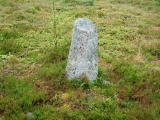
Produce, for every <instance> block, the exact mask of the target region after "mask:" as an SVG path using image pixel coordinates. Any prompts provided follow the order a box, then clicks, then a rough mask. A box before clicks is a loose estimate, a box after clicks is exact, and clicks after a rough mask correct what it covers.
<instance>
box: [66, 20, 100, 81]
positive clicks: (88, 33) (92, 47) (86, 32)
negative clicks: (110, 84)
mask: <svg viewBox="0 0 160 120" xmlns="http://www.w3.org/2000/svg"><path fill="white" fill-rule="evenodd" d="M97 49H98V35H97V28H96V26H95V25H94V24H93V23H92V22H91V21H90V20H89V19H85V18H79V19H78V20H76V21H75V23H74V26H73V35H72V42H71V47H70V51H69V56H68V63H67V67H66V72H67V77H68V79H73V78H77V79H80V78H83V77H87V78H88V80H90V81H93V80H94V79H96V77H97V74H98V54H97Z"/></svg>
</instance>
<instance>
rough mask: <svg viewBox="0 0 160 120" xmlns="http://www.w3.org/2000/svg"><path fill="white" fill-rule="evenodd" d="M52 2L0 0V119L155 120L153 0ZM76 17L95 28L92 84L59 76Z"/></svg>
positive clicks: (159, 15)
mask: <svg viewBox="0 0 160 120" xmlns="http://www.w3.org/2000/svg"><path fill="white" fill-rule="evenodd" d="M52 2H53V1H49V0H17V1H11V0H2V1H1V2H0V11H1V13H0V68H1V69H0V119H2V120H22V119H24V120H44V119H46V120H53V119H55V120H57V119H60V120H61V119H62V120H63V119H66V120H72V119H73V120H83V119H84V120H97V119H98V120H159V119H160V81H159V80H160V59H159V57H158V56H159V54H160V7H159V5H160V1H159V0H94V1H93V0H87V1H83V0H82V1H81V0H78V1H75V0H61V1H55V6H56V8H55V12H56V18H54V15H53V11H52V7H53V6H52ZM79 17H85V18H89V19H91V20H92V21H93V22H94V24H95V25H96V26H97V28H98V36H99V41H98V44H99V49H98V55H99V69H98V77H97V79H96V80H95V81H94V82H93V83H90V82H88V80H87V79H85V78H84V79H82V80H81V81H78V80H76V79H75V80H71V81H69V80H67V79H66V72H65V68H66V64H67V57H68V53H69V48H70V42H71V37H72V27H73V23H74V21H75V20H76V19H77V18H79ZM54 21H56V36H57V37H56V38H55V35H54V27H53V24H54ZM56 41H57V42H58V46H57V47H55V43H56ZM29 113H31V115H30V116H29V115H28V114H29Z"/></svg>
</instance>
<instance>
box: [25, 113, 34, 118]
mask: <svg viewBox="0 0 160 120" xmlns="http://www.w3.org/2000/svg"><path fill="white" fill-rule="evenodd" d="M26 117H27V118H33V117H34V114H33V113H32V112H28V113H27V114H26Z"/></svg>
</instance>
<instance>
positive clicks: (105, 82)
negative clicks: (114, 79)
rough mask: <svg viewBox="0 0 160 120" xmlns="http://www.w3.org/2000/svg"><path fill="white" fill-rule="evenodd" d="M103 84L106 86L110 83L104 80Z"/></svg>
mask: <svg viewBox="0 0 160 120" xmlns="http://www.w3.org/2000/svg"><path fill="white" fill-rule="evenodd" d="M103 84H105V85H106V84H108V85H110V84H111V82H110V81H107V80H104V81H103Z"/></svg>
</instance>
